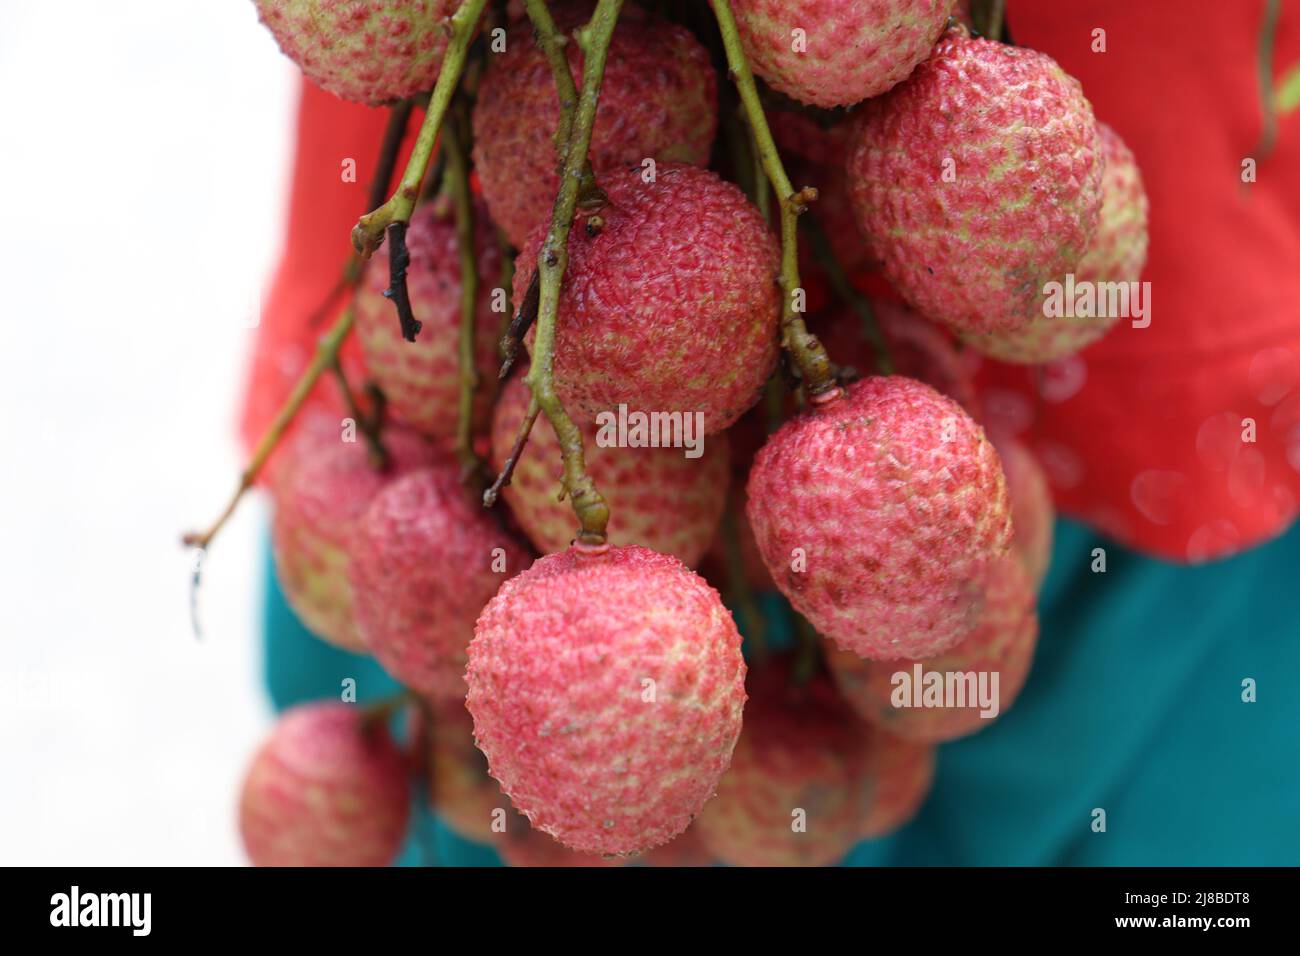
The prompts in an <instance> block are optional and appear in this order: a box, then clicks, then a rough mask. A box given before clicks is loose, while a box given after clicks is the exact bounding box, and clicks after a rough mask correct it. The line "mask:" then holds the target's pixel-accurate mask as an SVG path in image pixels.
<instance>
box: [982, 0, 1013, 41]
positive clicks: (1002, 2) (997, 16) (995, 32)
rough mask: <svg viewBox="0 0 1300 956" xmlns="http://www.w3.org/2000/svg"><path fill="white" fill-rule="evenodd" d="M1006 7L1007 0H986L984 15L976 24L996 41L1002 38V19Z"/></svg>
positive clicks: (986, 35) (989, 37)
mask: <svg viewBox="0 0 1300 956" xmlns="http://www.w3.org/2000/svg"><path fill="white" fill-rule="evenodd" d="M1005 9H1006V0H986V2H985V4H984V16H983V18H982V19H981V20H980V21H979V22H978V23H976V24H975V26H976V28H977V29H978V30H979V32H980V33H982V34H984V36H985V37H986V38H987V39H989V40H992V41H994V42H995V43H996V42H997V41H998V40H1000V39H1001V38H1002V20H1003V13H1004V11H1005Z"/></svg>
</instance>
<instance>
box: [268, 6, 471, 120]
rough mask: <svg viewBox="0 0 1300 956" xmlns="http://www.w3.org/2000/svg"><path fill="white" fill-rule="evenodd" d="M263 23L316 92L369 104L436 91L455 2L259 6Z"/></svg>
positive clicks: (379, 103) (376, 104) (454, 10)
mask: <svg viewBox="0 0 1300 956" xmlns="http://www.w3.org/2000/svg"><path fill="white" fill-rule="evenodd" d="M256 3H257V12H258V14H259V15H260V16H261V19H262V22H263V23H265V24H266V25H267V27H268V28H269V29H270V30H271V33H273V34H274V35H275V39H276V42H277V43H279V44H280V49H281V50H283V51H284V53H285V55H286V56H287V57H289V59H291V60H293V61H294V62H295V63H297V64H298V67H299V69H301V70H302V72H303V73H304V74H305V75H306V77H307V79H309V80H311V81H312V82H313V83H315V84H316V85H317V86H320V87H322V88H323V89H326V90H329V91H330V92H331V93H333V94H334V95H336V96H341V97H343V99H345V100H352V101H353V102H355V103H364V104H365V105H366V106H379V105H381V104H383V103H389V102H392V101H393V100H400V99H403V98H404V97H407V96H410V95H412V94H413V93H419V92H421V91H423V90H428V89H431V88H432V87H433V84H434V81H436V80H437V78H438V69H439V68H440V67H441V66H442V56H443V53H444V52H445V51H446V49H447V33H446V31H445V30H444V28H443V27H444V21H445V20H446V18H448V17H450V16H451V15H452V14H453V13H455V12H456V7H457V3H456V0H414V2H413V0H365V2H361V3H358V2H357V0H256Z"/></svg>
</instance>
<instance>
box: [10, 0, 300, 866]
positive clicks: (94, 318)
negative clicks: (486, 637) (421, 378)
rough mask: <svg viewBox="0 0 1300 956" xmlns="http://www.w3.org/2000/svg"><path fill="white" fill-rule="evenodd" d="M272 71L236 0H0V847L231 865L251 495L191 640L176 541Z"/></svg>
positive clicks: (214, 424) (201, 477)
mask: <svg viewBox="0 0 1300 956" xmlns="http://www.w3.org/2000/svg"><path fill="white" fill-rule="evenodd" d="M163 38H167V40H168V42H166V43H164V42H161V41H162V39H163ZM295 83H296V71H295V69H294V67H293V66H292V64H291V63H290V62H289V61H288V60H287V59H285V58H284V57H282V56H281V55H280V53H279V51H278V50H277V48H276V46H275V42H274V40H272V38H271V36H270V34H269V33H268V32H267V31H266V30H264V29H262V28H261V27H260V26H259V25H258V23H257V13H256V10H255V8H254V6H253V4H252V3H246V2H239V3H232V2H230V0H186V2H185V3H176V2H175V0H130V2H127V3H100V2H95V0H67V2H63V3H58V4H52V3H30V2H28V3H3V4H0V117H3V120H2V121H0V171H2V172H3V174H2V175H0V215H2V216H3V220H4V222H5V223H6V224H7V228H5V229H4V230H3V232H2V233H0V280H2V281H3V286H4V289H5V296H4V300H3V304H0V317H2V321H3V339H2V340H0V404H3V407H5V408H7V409H10V410H11V411H10V417H9V420H8V422H7V424H6V427H5V436H4V439H5V440H4V443H3V444H4V451H3V464H2V465H0V638H2V639H3V648H2V649H0V766H2V767H3V768H4V770H3V771H2V774H3V778H4V785H3V786H2V787H0V864H14V865H16V864H42V865H60V864H62V865H67V864H74V863H75V864H79V865H92V864H93V865H114V864H145V863H149V864H200V863H202V864H208V865H211V864H234V863H240V862H242V860H243V856H242V852H241V851H240V848H239V843H238V835H237V833H236V829H235V815H234V806H235V798H236V795H237V791H238V787H239V783H240V771H241V768H242V767H243V765H244V762H245V760H246V759H247V756H248V754H249V753H250V752H251V750H252V749H253V747H254V746H255V744H256V742H257V740H258V738H259V737H260V736H261V734H262V733H263V731H264V729H265V727H266V726H267V725H268V724H269V720H270V708H269V704H268V703H267V702H266V699H265V694H264V691H263V685H262V683H261V680H260V674H259V672H258V660H257V654H258V651H257V648H258V642H257V641H256V640H255V639H254V634H255V630H254V629H255V626H256V621H257V616H256V611H255V597H256V596H257V588H258V586H259V582H260V577H261V575H260V572H261V567H262V564H261V560H262V559H261V557H260V550H259V546H260V545H261V543H262V542H261V538H260V535H261V534H262V530H261V529H262V525H263V521H264V513H263V511H262V503H261V502H260V501H258V500H257V499H256V498H253V499H250V501H249V502H248V503H247V504H246V506H245V507H244V508H242V509H241V510H240V511H239V513H238V514H237V515H236V516H235V518H234V520H233V521H232V522H231V523H230V525H229V526H227V528H226V529H225V531H224V532H223V533H222V535H221V538H220V540H219V541H218V542H217V543H216V544H215V545H214V547H213V550H212V553H211V555H210V560H209V561H208V566H207V569H206V573H205V576H204V586H203V589H202V593H201V596H200V599H199V602H200V603H199V613H200V615H201V617H202V620H203V624H204V635H203V639H202V640H201V641H200V640H196V639H195V637H194V635H193V634H192V633H191V630H190V623H189V614H190V611H189V596H188V593H187V581H188V578H189V573H190V557H189V555H188V554H187V553H186V551H185V549H184V548H182V547H181V546H180V544H179V536H180V534H181V532H183V531H184V530H186V529H188V528H191V527H194V526H198V525H203V524H206V523H207V522H209V521H210V520H211V519H212V518H214V517H215V512H216V509H218V508H219V507H220V504H221V502H222V501H223V500H224V498H225V496H226V495H228V494H229V493H230V491H231V490H232V488H233V486H234V483H235V480H236V478H237V473H238V468H239V467H240V457H241V456H240V454H239V453H238V449H237V445H236V441H235V431H234V421H235V415H236V413H237V410H238V399H237V395H238V394H239V392H240V389H241V387H242V383H243V377H244V358H245V353H246V350H247V347H248V342H249V337H250V335H251V332H250V326H251V325H252V324H253V323H254V322H255V321H256V306H257V299H258V292H259V290H260V289H261V287H262V285H263V284H264V281H265V278H266V274H267V270H268V268H269V266H270V264H271V263H273V262H274V258H275V254H276V247H277V244H278V242H279V224H280V222H281V221H282V218H283V213H284V201H283V197H284V191H285V187H286V172H287V163H288V157H289V148H290V137H291V134H292V129H293V126H292V114H293V107H294V98H295V96H296V85H295Z"/></svg>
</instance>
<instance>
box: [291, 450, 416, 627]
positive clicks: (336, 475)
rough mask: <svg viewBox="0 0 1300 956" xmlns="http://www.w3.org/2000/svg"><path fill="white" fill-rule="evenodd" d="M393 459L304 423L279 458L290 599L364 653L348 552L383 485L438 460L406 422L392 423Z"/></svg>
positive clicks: (309, 618) (312, 623) (309, 623)
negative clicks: (376, 460)
mask: <svg viewBox="0 0 1300 956" xmlns="http://www.w3.org/2000/svg"><path fill="white" fill-rule="evenodd" d="M383 443H384V446H385V448H386V449H387V450H388V454H389V459H390V460H389V463H388V467H387V468H384V469H378V468H375V467H374V466H373V465H372V464H371V462H370V459H369V454H368V451H367V448H366V444H365V442H363V441H360V440H358V441H344V440H343V436H342V430H341V429H329V428H325V427H321V426H320V425H317V426H316V427H313V428H311V429H307V430H302V431H300V432H299V433H298V434H297V435H295V440H294V442H293V443H292V444H291V445H290V446H286V448H285V449H284V451H285V452H286V454H285V456H284V457H283V458H281V460H280V461H279V462H278V463H277V466H276V471H275V481H274V485H273V486H272V496H273V498H274V503H275V508H274V517H273V519H272V522H271V550H272V553H273V555H274V557H275V570H276V575H277V577H278V578H279V581H280V587H281V588H282V589H283V591H284V595H285V598H286V599H287V600H288V602H289V606H290V607H292V608H293V610H294V613H296V614H297V615H298V617H299V619H301V621H302V622H303V624H304V625H306V627H307V629H308V630H310V631H312V632H313V633H314V634H316V636H318V637H320V638H321V639H322V640H325V641H328V642H329V643H331V644H334V645H336V646H338V647H342V648H344V649H345V650H349V651H355V652H357V653H365V643H364V642H363V641H362V639H361V635H360V633H359V632H358V630H357V626H356V618H355V616H354V614H353V606H352V604H353V602H352V586H351V584H350V583H349V581H348V573H347V572H348V551H349V547H350V545H351V543H352V535H353V534H354V533H355V532H356V528H357V524H358V522H360V520H361V516H362V515H363V514H365V511H366V508H367V507H368V506H369V504H370V501H371V499H372V498H374V496H375V495H377V494H378V493H379V491H380V489H381V488H383V487H384V486H385V485H386V484H388V482H390V481H392V480H393V479H394V478H397V477H400V476H401V475H403V474H405V473H406V472H409V471H411V470H413V469H415V468H419V467H421V466H422V465H426V464H428V463H429V462H430V461H432V460H433V456H434V451H433V447H432V446H431V445H429V443H428V442H426V441H425V440H424V439H422V438H420V437H419V436H417V435H415V434H413V433H411V432H409V431H406V430H405V429H400V428H389V429H386V430H385V432H384V435H383Z"/></svg>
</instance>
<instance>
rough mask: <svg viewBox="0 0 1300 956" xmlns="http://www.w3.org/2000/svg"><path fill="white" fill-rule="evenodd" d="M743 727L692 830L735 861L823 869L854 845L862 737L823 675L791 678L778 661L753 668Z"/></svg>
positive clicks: (862, 789) (862, 796) (862, 786)
mask: <svg viewBox="0 0 1300 956" xmlns="http://www.w3.org/2000/svg"><path fill="white" fill-rule="evenodd" d="M750 689H751V696H750V701H749V703H748V705H747V706H746V708H745V729H744V732H743V733H742V734H741V735H740V741H739V742H738V743H737V744H736V752H735V754H734V755H733V756H732V759H731V769H730V770H728V771H727V773H726V774H725V775H724V776H723V778H722V782H721V783H719V784H718V794H717V797H716V798H715V799H713V800H711V801H710V802H709V803H708V804H707V805H706V806H705V808H704V812H703V813H701V814H700V818H699V820H698V821H697V822H696V824H695V828H696V829H698V830H699V832H700V839H701V840H703V842H704V845H705V846H706V847H707V848H708V849H709V850H710V852H712V853H713V854H714V855H715V856H716V857H717V858H718V859H720V860H722V861H723V862H724V863H729V864H731V865H733V866H827V865H830V864H832V863H836V862H838V861H839V860H840V858H841V857H843V856H844V854H846V853H847V852H848V851H849V850H850V849H851V848H852V846H853V844H854V843H855V842H856V841H857V839H858V836H859V833H860V831H861V822H862V818H863V807H864V806H865V804H866V799H867V786H868V782H867V778H866V775H865V769H866V748H865V746H864V741H865V739H866V736H867V733H866V732H865V728H863V726H862V724H861V721H860V720H858V719H857V718H856V716H855V715H854V714H853V712H852V711H851V710H850V709H849V708H848V707H847V706H845V704H844V703H843V702H842V701H841V700H840V699H839V697H838V696H837V695H836V694H835V691H834V689H833V688H832V687H831V685H830V683H829V682H828V681H827V680H826V679H825V678H824V677H820V676H819V677H816V678H814V679H813V680H812V681H810V682H809V683H808V684H806V685H804V686H798V687H797V686H794V685H792V684H791V683H790V679H789V670H788V668H787V667H786V666H785V664H784V662H779V663H776V664H774V665H769V666H767V667H764V668H763V669H762V670H759V671H755V672H754V676H753V679H752V680H751V682H750Z"/></svg>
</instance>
